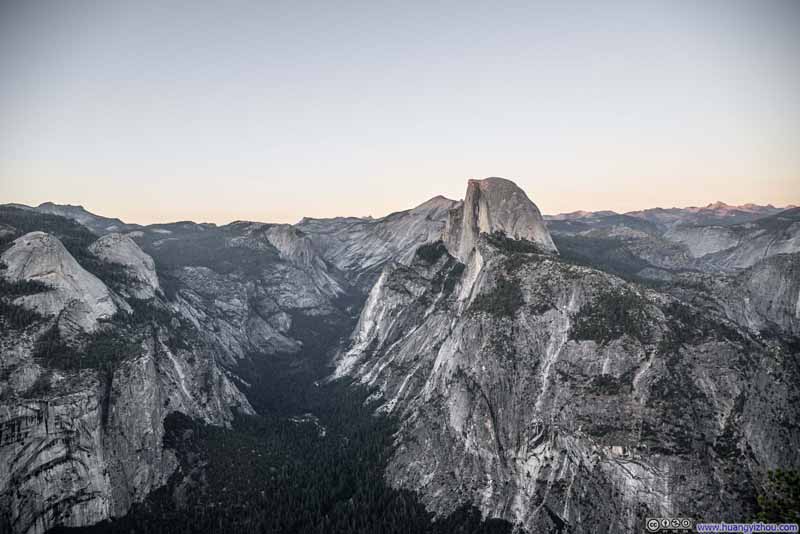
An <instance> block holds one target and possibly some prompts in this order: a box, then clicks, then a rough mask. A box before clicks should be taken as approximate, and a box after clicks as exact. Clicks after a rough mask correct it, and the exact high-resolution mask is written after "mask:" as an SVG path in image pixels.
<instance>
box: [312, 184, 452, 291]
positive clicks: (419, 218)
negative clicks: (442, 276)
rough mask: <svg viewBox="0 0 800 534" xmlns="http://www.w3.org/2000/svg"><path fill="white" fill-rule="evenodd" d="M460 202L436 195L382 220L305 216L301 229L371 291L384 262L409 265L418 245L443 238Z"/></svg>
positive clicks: (363, 288) (353, 279) (353, 280)
mask: <svg viewBox="0 0 800 534" xmlns="http://www.w3.org/2000/svg"><path fill="white" fill-rule="evenodd" d="M460 204H461V203H460V202H457V201H455V200H450V199H447V198H445V197H442V196H438V197H434V198H432V199H430V200H428V201H427V202H424V203H422V204H420V205H419V206H417V207H415V208H413V209H410V210H406V211H400V212H396V213H392V214H390V215H387V216H386V217H382V218H380V219H372V218H357V217H338V218H335V219H310V218H304V219H303V220H301V221H300V222H299V223H298V224H297V228H299V229H300V230H302V231H303V232H304V233H305V234H306V235H308V236H310V238H311V240H312V241H313V242H314V244H315V246H316V248H317V250H319V251H320V253H321V254H322V256H323V257H324V258H325V259H326V260H327V261H328V262H330V263H331V264H332V265H335V266H336V267H337V268H338V269H339V270H340V271H342V272H343V273H345V275H346V276H347V277H348V279H349V280H350V281H351V283H353V284H354V285H355V286H356V287H358V288H360V289H361V291H363V292H364V293H367V292H368V291H369V289H370V288H371V287H372V284H373V283H374V282H375V280H376V279H377V277H378V275H379V274H380V271H381V269H383V267H384V266H385V265H387V264H388V263H390V262H393V261H398V262H400V263H405V264H407V263H409V262H410V261H411V260H412V258H413V257H414V251H415V250H416V249H417V247H419V246H420V245H422V244H424V243H430V242H433V241H437V240H439V239H441V238H442V232H443V231H444V228H445V224H446V221H447V217H448V213H449V211H450V209H452V208H454V207H456V206H459V205H460Z"/></svg>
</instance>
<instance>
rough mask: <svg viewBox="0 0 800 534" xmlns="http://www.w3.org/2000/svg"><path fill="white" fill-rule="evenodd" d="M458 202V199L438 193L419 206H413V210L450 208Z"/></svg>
mask: <svg viewBox="0 0 800 534" xmlns="http://www.w3.org/2000/svg"><path fill="white" fill-rule="evenodd" d="M457 203H458V202H457V201H456V200H451V199H449V198H447V197H443V196H442V195H436V196H435V197H433V198H431V199H429V200H426V201H425V202H423V203H422V204H420V205H419V206H416V207H415V208H412V210H411V211H415V212H416V211H430V210H437V209H450V208H452V207H453V206H454V205H455V204H457Z"/></svg>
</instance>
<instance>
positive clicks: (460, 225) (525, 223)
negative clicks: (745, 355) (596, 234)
mask: <svg viewBox="0 0 800 534" xmlns="http://www.w3.org/2000/svg"><path fill="white" fill-rule="evenodd" d="M497 231H501V232H503V233H504V234H505V235H506V236H508V237H511V238H513V239H526V240H528V241H531V242H532V243H535V244H536V245H538V246H539V247H540V248H541V249H542V251H543V252H552V253H558V250H557V249H556V246H555V244H553V240H552V238H551V237H550V233H549V232H548V231H547V227H546V226H545V223H544V219H543V218H542V214H541V213H540V212H539V208H537V207H536V204H534V203H533V202H532V201H531V199H529V198H528V195H526V194H525V191H523V190H522V189H520V188H519V187H517V185H516V184H515V183H514V182H512V181H511V180H506V179H504V178H486V179H483V180H470V181H469V184H468V186H467V195H466V197H465V199H464V204H463V205H462V206H459V207H457V208H455V209H453V210H451V211H450V216H449V218H448V221H447V228H446V230H445V243H446V245H447V249H448V250H449V251H450V253H451V254H453V255H454V256H455V257H457V258H458V259H459V260H461V261H462V262H466V261H467V260H468V258H469V255H470V254H471V252H472V251H473V249H474V248H475V245H476V243H477V241H478V236H479V235H480V234H482V233H486V234H491V233H494V232H497Z"/></svg>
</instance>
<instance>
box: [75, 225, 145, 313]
mask: <svg viewBox="0 0 800 534" xmlns="http://www.w3.org/2000/svg"><path fill="white" fill-rule="evenodd" d="M89 251H90V252H91V253H92V254H94V255H95V256H97V257H98V258H100V259H101V260H103V261H106V262H109V263H113V264H117V265H121V266H122V267H123V268H124V269H125V272H126V274H127V276H128V277H129V280H128V283H127V284H126V286H127V289H128V290H129V291H130V296H132V297H135V298H137V299H142V300H147V299H151V298H153V297H155V296H156V293H157V292H158V291H159V290H160V287H159V285H158V275H157V274H156V265H155V262H154V261H153V258H151V257H150V256H148V255H147V254H145V253H144V252H142V249H140V248H139V245H137V244H136V242H135V241H134V240H133V239H131V238H130V237H128V236H126V235H122V234H107V235H105V236H103V237H101V238H100V239H98V240H97V241H95V242H94V243H92V245H91V246H90V247H89Z"/></svg>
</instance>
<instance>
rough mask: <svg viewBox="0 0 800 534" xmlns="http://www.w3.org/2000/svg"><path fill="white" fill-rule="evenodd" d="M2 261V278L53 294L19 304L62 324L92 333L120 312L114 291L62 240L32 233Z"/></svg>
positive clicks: (31, 297)
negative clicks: (41, 286) (35, 284)
mask: <svg viewBox="0 0 800 534" xmlns="http://www.w3.org/2000/svg"><path fill="white" fill-rule="evenodd" d="M0 260H1V261H2V262H3V263H4V264H5V265H6V268H5V269H3V270H2V271H0V276H2V277H4V278H5V279H6V280H7V281H9V282H21V281H34V282H41V283H43V284H45V285H46V286H48V287H49V288H50V290H49V291H44V292H41V293H36V294H33V295H26V296H21V297H19V298H18V299H16V301H15V302H16V303H18V304H20V305H22V306H24V307H26V308H30V309H32V310H35V311H37V312H38V313H40V314H42V315H44V316H60V317H59V321H60V324H61V325H71V327H73V328H74V329H76V330H79V331H83V332H89V331H92V330H94V329H95V327H96V326H97V321H98V320H99V319H102V318H108V317H110V316H112V315H114V313H116V311H117V306H116V304H115V303H114V300H113V298H112V295H111V292H110V291H109V290H108V288H107V287H106V286H105V285H104V284H103V282H101V281H100V280H99V279H98V278H97V277H96V276H94V275H93V274H91V273H89V272H88V271H86V270H85V269H84V268H83V267H81V265H80V264H79V263H78V262H77V261H75V258H73V257H72V255H71V254H70V253H69V252H68V251H67V249H66V248H64V245H62V244H61V241H59V240H58V238H56V237H54V236H51V235H49V234H46V233H44V232H31V233H28V234H25V235H24V236H22V237H20V238H18V239H16V240H15V241H14V244H13V246H12V247H11V248H10V249H8V250H7V251H5V252H4V253H3V255H2V256H1V257H0Z"/></svg>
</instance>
